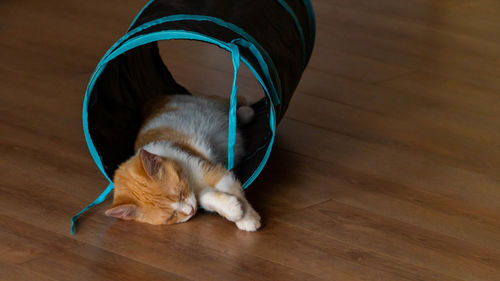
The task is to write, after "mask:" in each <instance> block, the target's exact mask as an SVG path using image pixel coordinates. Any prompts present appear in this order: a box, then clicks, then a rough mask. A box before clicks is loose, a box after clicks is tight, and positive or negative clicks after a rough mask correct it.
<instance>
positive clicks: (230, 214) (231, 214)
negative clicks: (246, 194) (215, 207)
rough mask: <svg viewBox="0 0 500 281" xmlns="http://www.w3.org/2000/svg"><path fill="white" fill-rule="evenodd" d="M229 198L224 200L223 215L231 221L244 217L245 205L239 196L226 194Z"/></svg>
mask: <svg viewBox="0 0 500 281" xmlns="http://www.w3.org/2000/svg"><path fill="white" fill-rule="evenodd" d="M226 196H227V199H226V200H224V206H222V208H221V209H222V212H221V215H222V216H224V217H225V218H226V219H228V220H230V221H237V220H241V218H242V217H243V206H242V205H241V202H240V200H239V199H238V198H236V197H235V196H231V195H226Z"/></svg>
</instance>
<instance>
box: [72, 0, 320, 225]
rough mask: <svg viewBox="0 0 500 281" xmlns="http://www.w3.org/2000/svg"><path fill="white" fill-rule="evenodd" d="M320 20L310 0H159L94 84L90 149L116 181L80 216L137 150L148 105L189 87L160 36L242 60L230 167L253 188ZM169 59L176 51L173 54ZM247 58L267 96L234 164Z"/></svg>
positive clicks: (87, 104)
mask: <svg viewBox="0 0 500 281" xmlns="http://www.w3.org/2000/svg"><path fill="white" fill-rule="evenodd" d="M314 38H315V19H314V14H313V9H312V5H311V2H310V1H309V0H239V1H233V0H196V1H194V0H152V1H150V2H149V3H147V4H146V6H145V7H144V8H143V9H142V10H141V11H140V12H139V14H138V15H137V17H136V18H135V19H134V21H133V22H132V24H131V25H130V27H129V29H128V32H127V33H126V34H125V35H124V36H123V37H122V38H120V39H119V40H118V41H117V42H116V43H115V44H114V45H113V46H111V48H110V49H109V50H108V51H107V52H106V54H105V55H104V57H103V58H102V59H101V61H100V62H99V64H98V65H97V67H96V69H95V71H94V73H93V74H92V76H91V78H90V81H89V83H88V86H87V89H86V92H85V98H84V104H83V130H84V134H85V139H86V141H87V145H88V147H89V150H90V153H91V155H92V157H93V159H94V161H95V163H96V164H97V166H98V167H99V169H100V170H101V171H102V173H103V174H104V176H105V177H106V178H107V179H108V181H109V182H110V184H109V186H108V187H107V188H106V190H105V191H104V192H103V193H102V194H101V195H100V196H99V197H98V198H97V199H96V200H95V201H94V202H92V203H91V204H90V205H88V206H87V207H86V208H84V209H83V210H82V211H80V212H79V213H78V214H76V215H75V216H74V217H73V218H72V227H71V232H72V233H74V230H75V223H76V221H77V219H78V217H79V216H80V215H81V214H82V213H83V212H85V211H86V210H88V209H89V208H91V207H93V206H95V205H97V204H99V203H101V202H102V201H104V199H105V198H106V197H107V195H108V194H109V193H110V192H111V191H112V190H113V182H112V180H111V179H112V178H113V174H114V171H115V170H116V169H117V167H118V165H119V164H121V163H122V162H124V161H126V160H127V159H128V158H129V157H130V156H132V155H133V154H134V141H135V138H136V136H137V133H138V131H139V129H140V126H141V124H142V121H143V119H142V117H141V113H140V109H141V107H142V106H143V105H144V103H145V102H146V101H148V100H150V99H151V98H154V97H156V96H159V95H172V94H189V92H188V91H187V90H186V89H185V88H183V87H182V86H181V85H179V84H177V83H176V82H175V80H174V79H173V77H172V75H171V74H170V72H169V71H168V69H167V67H166V66H165V65H164V64H163V61H162V59H161V57H160V54H159V50H158V44H157V41H159V40H173V39H187V40H197V41H202V42H206V43H210V44H213V45H216V46H218V47H220V48H222V49H224V50H226V51H228V52H231V54H232V59H233V65H234V78H233V88H232V92H231V96H230V98H231V107H230V111H229V124H228V128H229V136H228V143H229V144H228V169H234V172H235V173H236V175H237V176H238V178H239V180H240V181H241V182H242V184H243V187H244V188H246V187H248V186H249V185H250V184H251V183H252V182H253V181H254V180H255V178H256V177H257V176H258V175H259V174H260V172H261V171H262V169H263V168H264V166H265V164H266V162H267V160H268V158H269V154H270V152H271V148H272V146H273V142H274V138H275V130H276V124H277V123H278V122H279V121H280V119H281V118H282V117H283V115H284V114H285V111H286V109H287V107H288V104H289V102H290V99H291V98H292V95H293V93H294V91H295V88H296V87H297V84H298V83H299V80H300V77H301V75H302V73H303V71H304V68H305V66H306V65H307V63H308V61H309V58H310V56H311V52H312V49H313V45H314ZM167 59H168V57H167ZM240 61H242V62H243V63H244V64H245V65H246V66H247V67H248V68H249V69H250V70H251V72H252V73H253V74H254V75H255V78H256V79H257V80H258V82H259V83H260V85H261V86H262V88H263V90H264V92H265V97H264V98H262V99H261V100H260V101H258V102H257V103H255V104H253V105H252V107H253V108H254V110H255V113H256V114H255V117H254V119H253V121H252V122H251V123H250V124H249V125H247V126H245V127H244V128H241V129H242V132H243V136H244V139H245V149H246V152H247V154H246V156H245V157H244V159H243V160H242V161H241V163H240V164H239V165H238V166H236V167H233V165H234V162H233V155H234V153H233V147H234V143H235V136H236V93H237V83H236V82H237V81H236V77H237V72H238V68H239V63H240Z"/></svg>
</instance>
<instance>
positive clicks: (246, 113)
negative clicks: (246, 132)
mask: <svg viewBox="0 0 500 281" xmlns="http://www.w3.org/2000/svg"><path fill="white" fill-rule="evenodd" d="M236 114H237V115H238V119H239V121H240V122H241V124H243V125H246V124H248V123H250V121H252V119H253V117H254V116H255V110H253V108H251V107H250V106H246V105H245V106H240V107H239V108H238V110H237V111H236Z"/></svg>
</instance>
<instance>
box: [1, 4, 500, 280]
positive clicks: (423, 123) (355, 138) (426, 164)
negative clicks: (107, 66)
mask: <svg viewBox="0 0 500 281" xmlns="http://www.w3.org/2000/svg"><path fill="white" fill-rule="evenodd" d="M143 2H146V1H133V0H120V1H118V0H108V1H104V2H103V1H97V0H90V1H85V2H82V1H76V0H68V1H62V2H61V1H55V0H46V1H36V0H26V1H13V0H5V1H0V36H1V37H2V38H4V39H6V40H0V62H1V63H0V252H1V253H2V254H1V255H0V280H9V281H11V280H346V281H349V280H426V281H427V280H436V281H437V280H439V281H443V280H454V281H455V280H456V281H468V280H484V281H495V280H500V203H499V202H500V177H499V173H498V171H499V169H498V167H499V166H500V146H499V145H498V144H499V142H500V133H499V132H500V121H499V118H500V111H499V110H498V108H499V106H500V96H499V91H500V79H499V77H500V36H499V35H500V17H499V15H500V2H498V1H495V0H475V1H472V0H443V1H433V0H408V1H396V0H381V1H369V0H356V1H350V0H349V1H348V0H315V1H313V4H314V6H315V8H316V15H317V23H318V31H317V45H316V48H315V50H314V53H313V57H312V58H311V61H310V63H309V66H308V68H307V69H306V71H305V73H304V76H303V79H302V81H301V83H300V84H299V87H298V89H297V91H296V94H295V96H294V98H293V100H292V102H291V104H290V107H289V111H288V112H287V115H286V116H285V118H284V119H283V121H282V122H281V124H280V126H279V127H278V136H277V140H276V146H275V148H274V150H273V153H272V155H271V159H270V161H269V163H268V165H267V167H266V169H264V171H263V173H262V175H261V176H260V177H259V178H258V179H257V181H256V182H255V183H254V184H253V185H252V186H251V187H250V188H249V189H248V190H247V191H246V194H247V197H248V198H249V201H250V202H252V204H253V205H254V206H255V208H256V209H257V211H258V212H259V213H260V214H261V215H262V217H263V228H262V230H260V231H258V232H256V233H246V232H242V231H239V230H238V229H236V228H235V227H234V224H232V223H230V222H227V221H225V220H223V219H221V218H219V217H217V216H215V215H212V214H207V213H202V212H200V213H199V214H197V215H196V216H195V217H194V218H193V219H192V220H190V221H189V222H187V223H184V224H179V225H174V226H168V227H160V226H151V225H142V224H138V223H131V222H124V221H115V220H113V219H111V218H108V217H106V216H104V214H103V213H104V210H105V209H106V208H107V207H108V206H109V203H110V202H109V201H106V202H105V203H103V204H102V205H101V206H98V207H96V208H94V209H92V210H90V211H89V212H88V213H86V214H85V215H84V216H83V217H82V219H81V221H80V226H79V228H78V232H77V234H76V235H74V236H72V235H71V234H70V233H69V227H70V218H71V216H72V215H73V214H75V213H76V212H78V211H79V210H80V209H81V208H83V207H84V206H85V205H86V204H88V203H89V202H91V201H92V200H93V199H94V198H95V197H96V196H97V195H98V194H99V193H100V192H101V191H102V190H103V189H104V187H105V185H106V181H105V179H104V177H103V176H102V175H101V174H100V172H99V171H98V169H97V167H96V166H95V165H94V163H93V161H92V159H91V157H90V155H89V153H88V150H87V147H86V143H85V140H84V137H83V133H82V127H81V106H82V101H83V93H84V89H85V87H86V84H87V82H88V79H89V77H90V75H91V73H92V71H93V69H94V67H95V66H96V64H97V62H98V60H99V59H100V58H101V56H102V55H103V54H104V53H105V51H106V50H107V48H108V47H109V46H111V45H112V44H113V42H114V41H116V40H117V39H118V38H119V37H120V36H121V35H123V33H124V32H125V31H126V29H127V27H128V25H129V24H130V22H131V20H132V19H133V18H134V17H135V15H136V13H137V12H138V11H139V10H140V8H141V7H142V5H143V4H145V3H143ZM160 51H161V54H162V57H163V60H164V62H165V63H166V64H167V65H168V66H169V68H170V69H171V71H172V73H173V74H174V76H175V77H176V79H177V80H178V81H180V83H181V84H183V85H185V86H186V87H187V88H188V89H189V90H190V91H191V92H193V93H195V94H199V95H220V96H225V95H226V94H227V93H228V92H229V91H230V88H231V82H232V75H233V74H232V71H233V67H232V64H231V56H230V55H229V54H228V53H226V52H225V51H223V50H220V49H218V48H216V47H214V46H210V45H205V44H202V43H195V42H188V41H182V40H181V41H175V42H162V43H161V44H160ZM238 83H239V90H240V94H242V95H246V96H250V98H251V100H256V99H258V98H259V97H261V96H262V95H263V92H262V89H261V88H260V86H259V84H258V82H257V81H256V80H255V78H254V77H253V76H252V74H251V73H250V71H249V70H248V69H246V68H245V67H242V69H241V71H240V72H239V75H238Z"/></svg>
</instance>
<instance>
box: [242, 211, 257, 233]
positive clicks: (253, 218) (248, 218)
mask: <svg viewBox="0 0 500 281" xmlns="http://www.w3.org/2000/svg"><path fill="white" fill-rule="evenodd" d="M236 226H237V227H238V228H239V229H241V230H245V231H256V230H257V229H259V228H260V216H259V214H257V212H255V211H254V210H249V212H248V213H247V214H245V216H244V217H243V218H242V219H240V220H238V221H236Z"/></svg>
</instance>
